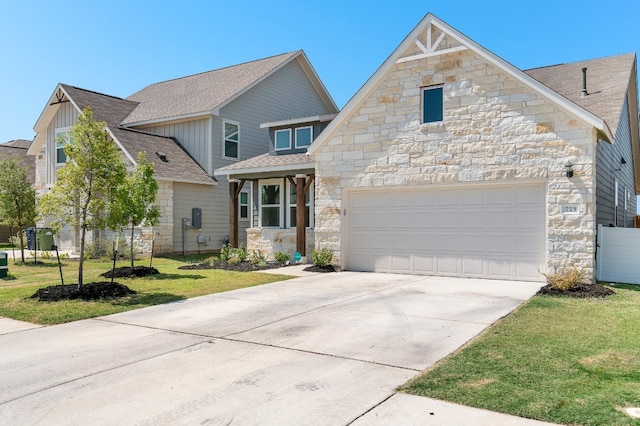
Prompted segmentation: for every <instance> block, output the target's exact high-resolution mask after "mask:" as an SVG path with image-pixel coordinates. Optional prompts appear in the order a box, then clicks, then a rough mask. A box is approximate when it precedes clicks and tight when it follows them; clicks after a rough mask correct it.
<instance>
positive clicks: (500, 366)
mask: <svg viewBox="0 0 640 426" xmlns="http://www.w3.org/2000/svg"><path fill="white" fill-rule="evenodd" d="M614 290H615V291H616V293H617V294H615V295H613V296H608V297H606V298H605V299H570V298H559V297H551V296H535V297H534V298H533V299H532V300H530V301H529V302H527V303H526V304H524V305H523V306H522V307H520V308H519V309H518V310H517V311H516V312H514V313H513V314H511V315H509V316H507V317H506V318H503V319H502V320H500V321H499V322H498V323H497V324H495V325H494V326H493V327H491V328H489V329H488V330H487V331H486V332H485V333H484V334H483V335H482V336H480V337H479V338H478V339H476V340H475V341H473V342H472V343H471V344H469V345H468V346H466V347H464V348H462V349H461V350H459V351H458V352H456V353H454V354H452V355H451V356H449V357H447V358H445V359H444V360H442V361H441V362H439V363H438V364H436V366H434V368H433V369H431V370H430V371H427V372H426V373H425V374H423V375H421V376H420V377H418V378H416V379H414V380H412V381H411V382H409V383H408V384H407V385H405V386H404V387H403V388H402V389H401V390H402V391H404V392H408V393H412V394H415V395H422V396H428V397H432V398H437V399H442V400H447V401H453V402H457V403H460V404H462V405H468V406H474V407H480V408H485V409H488V410H492V411H498V412H503V413H509V414H513V415H516V416H521V417H528V418H533V419H538V420H544V421H548V422H555V423H562V424H571V425H576V424H578V425H638V424H640V420H638V419H633V418H631V417H630V416H628V415H627V414H625V413H624V412H623V410H624V409H626V408H629V407H640V331H639V328H640V286H635V287H634V286H616V287H614Z"/></svg>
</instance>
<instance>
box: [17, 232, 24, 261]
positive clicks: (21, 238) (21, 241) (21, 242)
mask: <svg viewBox="0 0 640 426" xmlns="http://www.w3.org/2000/svg"><path fill="white" fill-rule="evenodd" d="M23 232H24V230H23V229H20V228H18V234H17V235H18V238H19V239H20V256H21V257H22V263H24V234H23Z"/></svg>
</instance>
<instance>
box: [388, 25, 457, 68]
mask: <svg viewBox="0 0 640 426" xmlns="http://www.w3.org/2000/svg"><path fill="white" fill-rule="evenodd" d="M434 39H435V41H433V40H434ZM413 43H414V44H415V47H414V49H412V50H410V51H409V56H404V57H402V58H400V59H398V60H397V61H396V62H397V63H402V62H408V61H413V60H417V59H424V58H429V57H432V56H439V55H444V54H447V53H454V52H459V51H461V50H466V49H467V47H466V46H464V45H463V44H462V43H461V42H460V41H459V40H457V39H456V38H455V36H454V35H453V34H449V33H447V32H446V31H445V30H444V29H441V28H439V27H438V26H437V25H435V24H434V22H432V21H430V22H427V25H426V26H425V30H424V31H423V32H421V33H420V34H419V35H418V36H417V37H416V38H415V39H414V40H413Z"/></svg>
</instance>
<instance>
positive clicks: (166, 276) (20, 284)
mask: <svg viewBox="0 0 640 426" xmlns="http://www.w3.org/2000/svg"><path fill="white" fill-rule="evenodd" d="M193 260H194V258H193V257H188V258H186V259H185V258H181V257H173V258H154V259H153V267H154V268H156V269H158V271H160V274H159V275H154V276H150V277H145V278H118V279H116V281H117V282H119V283H120V284H124V285H126V286H127V287H129V288H130V289H132V290H135V291H136V292H137V294H135V295H131V296H128V297H123V298H118V299H107V300H100V301H95V302H94V301H91V302H85V301H79V300H71V301H58V302H39V301H37V300H36V299H31V298H30V296H31V295H32V294H33V293H35V291H36V290H37V289H38V288H41V287H46V286H49V285H57V284H60V274H59V270H58V265H57V263H55V262H53V261H49V260H45V261H44V264H38V265H33V264H32V263H31V264H30V263H29V261H27V263H26V264H24V265H22V264H20V263H16V264H14V262H13V260H9V276H8V277H7V278H0V316H4V317H8V318H13V319H17V320H21V321H27V322H32V323H36V324H60V323H64V322H69V321H76V320H79V319H85V318H91V317H96V316H100V315H108V314H113V313H117V312H123V311H129V310H132V309H139V308H143V307H146V306H152V305H158V304H161V303H168V302H173V301H177V300H182V299H188V298H190V297H196V296H203V295H206V294H212V293H219V292H223V291H229V290H235V289H238V288H244V287H252V286H256V285H261V284H266V283H271V282H275V281H282V280H285V279H289V278H291V277H289V276H284V275H273V274H262V273H257V272H232V271H222V270H217V269H208V270H180V269H178V267H179V266H182V265H185V264H187V263H190V262H191V261H193ZM111 265H112V264H111V262H109V261H87V262H85V265H84V268H85V275H84V282H85V283H90V282H93V281H108V279H106V278H103V277H100V276H99V274H101V273H103V272H106V271H108V270H110V269H111ZM127 265H128V263H127V262H120V263H118V264H117V265H116V266H127ZM136 265H146V266H148V265H149V261H148V260H146V261H140V262H136ZM77 271H78V262H77V261H67V262H66V263H65V264H64V265H63V276H64V282H65V284H72V283H77V282H78V272H77Z"/></svg>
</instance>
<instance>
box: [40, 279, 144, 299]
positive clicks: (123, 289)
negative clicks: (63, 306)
mask: <svg viewBox="0 0 640 426" xmlns="http://www.w3.org/2000/svg"><path fill="white" fill-rule="evenodd" d="M135 293H136V292H135V291H134V290H131V289H130V288H129V287H127V286H126V285H122V284H119V283H116V282H114V283H111V282H109V281H100V282H97V283H89V284H84V285H83V286H82V293H81V292H79V291H78V284H67V285H52V286H49V287H45V288H39V289H38V291H36V292H35V293H34V294H33V295H32V296H31V298H32V299H36V298H37V299H38V300H39V301H41V302H55V301H57V300H73V299H82V300H97V299H104V298H111V297H123V296H128V295H130V294H135Z"/></svg>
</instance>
